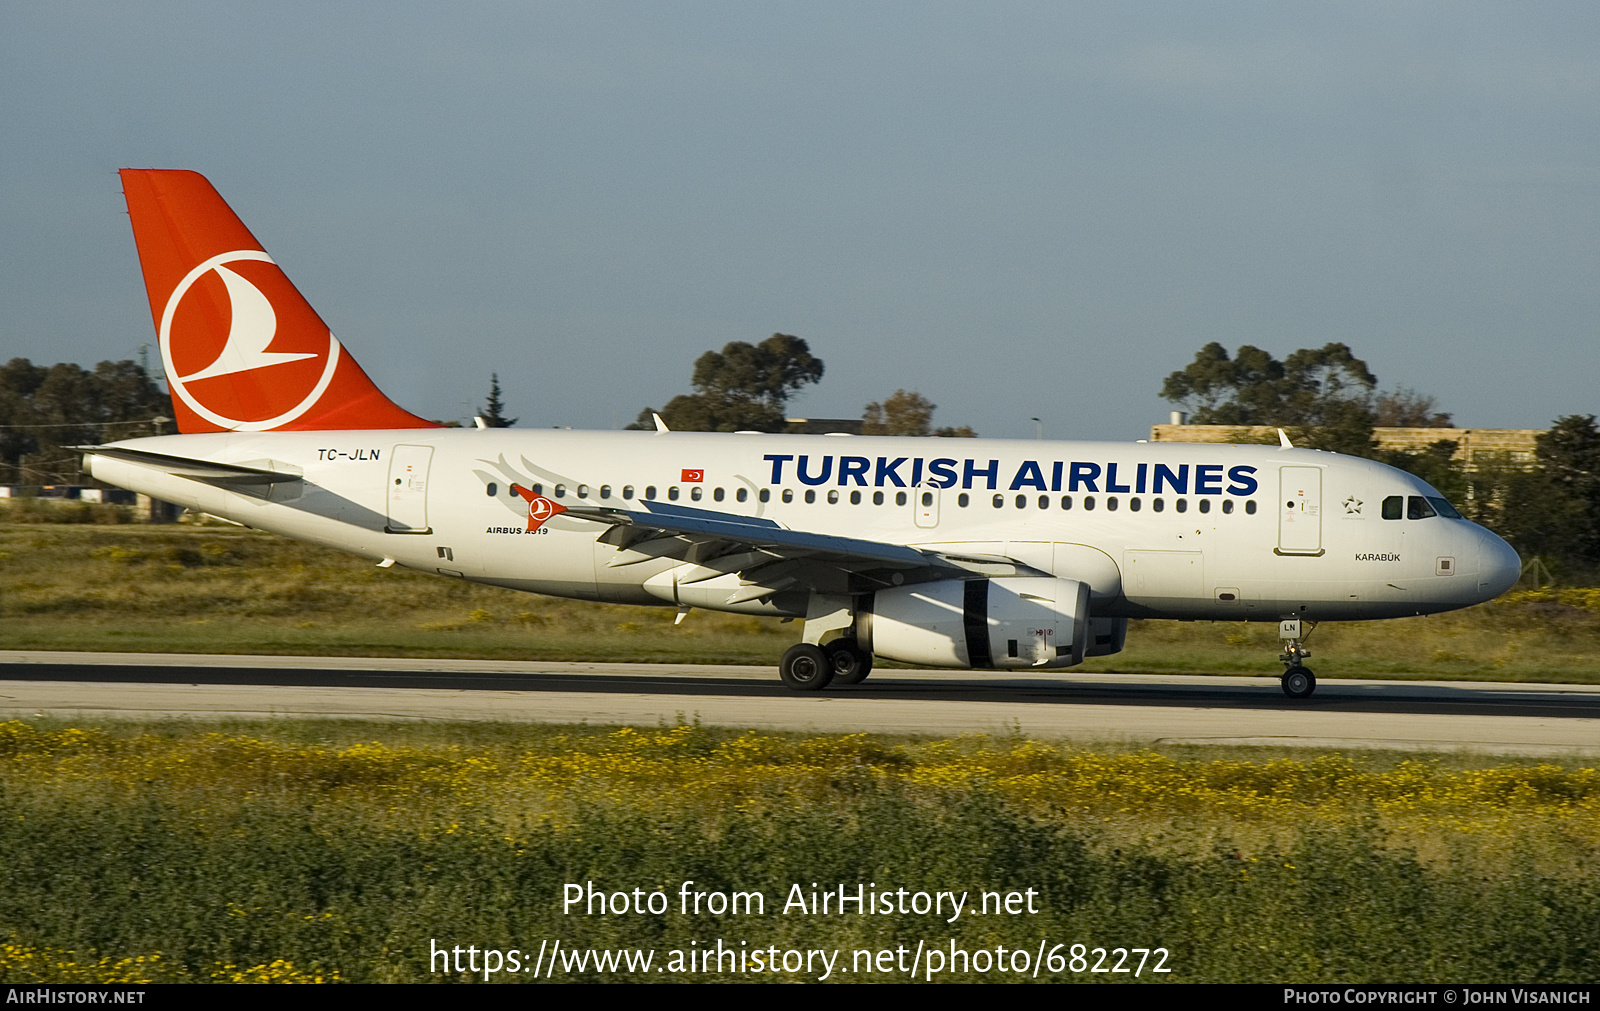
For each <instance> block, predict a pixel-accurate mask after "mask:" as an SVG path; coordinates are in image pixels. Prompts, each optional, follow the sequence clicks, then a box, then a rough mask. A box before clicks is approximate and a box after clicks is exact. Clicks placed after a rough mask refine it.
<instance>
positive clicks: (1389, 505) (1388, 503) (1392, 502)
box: [1383, 495, 1405, 520]
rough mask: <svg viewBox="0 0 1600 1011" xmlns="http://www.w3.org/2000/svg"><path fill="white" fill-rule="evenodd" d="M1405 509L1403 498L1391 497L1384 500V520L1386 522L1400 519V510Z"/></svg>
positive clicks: (1398, 496)
mask: <svg viewBox="0 0 1600 1011" xmlns="http://www.w3.org/2000/svg"><path fill="white" fill-rule="evenodd" d="M1404 507H1405V498H1404V497H1403V496H1400V495H1390V496H1389V497H1388V498H1386V499H1384V500H1383V518H1384V519H1386V520H1397V519H1399V518H1400V510H1401V509H1403V508H1404Z"/></svg>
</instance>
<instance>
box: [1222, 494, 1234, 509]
mask: <svg viewBox="0 0 1600 1011" xmlns="http://www.w3.org/2000/svg"><path fill="white" fill-rule="evenodd" d="M1222 511H1223V512H1225V513H1231V512H1233V499H1231V498H1230V499H1224V500H1223V502H1222Z"/></svg>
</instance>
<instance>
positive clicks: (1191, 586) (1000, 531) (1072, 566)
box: [90, 429, 1519, 621]
mask: <svg viewBox="0 0 1600 1011" xmlns="http://www.w3.org/2000/svg"><path fill="white" fill-rule="evenodd" d="M117 446H119V447H126V448H129V449H135V450H139V451H143V452H148V453H157V454H164V455H170V456H174V457H184V458H188V459H195V460H205V461H210V462H213V463H225V464H233V465H239V466H248V467H254V468H259V469H266V470H273V471H278V472H283V473H285V474H286V475H298V476H299V478H300V480H298V481H286V482H285V483H283V484H276V485H268V486H257V487H255V488H250V489H244V490H239V489H236V488H232V487H224V486H219V485H217V484H208V483H206V482H203V481H200V480H193V479H189V478H183V477H177V476H173V475H171V474H168V473H164V472H162V471H160V470H159V469H155V468H152V467H149V466H145V465H143V464H140V463H137V462H129V461H126V460H120V459H114V458H111V457H107V456H91V457H90V466H91V467H92V470H93V473H94V475H95V477H96V478H99V479H100V480H103V481H106V482H108V483H111V484H115V485H119V486H121V487H124V488H129V489H133V490H135V491H139V492H144V493H146V494H149V495H151V496H154V497H157V498H161V499H166V500H168V501H172V502H176V503H179V504H181V505H184V506H188V507H190V508H193V509H196V510H199V511H202V512H206V513H210V514H213V515H216V516H222V517H226V518H227V519H231V520H234V521H237V522H239V523H243V524H246V525H248V526H251V527H255V528H258V529H262V530H268V531H272V532H274V533H279V534H283V535H285V536H288V537H292V538H296V539H299V540H305V541H311V542H315V543H319V544H324V545H327V546H330V547H334V548H340V549H342V550H346V551H351V552H354V553H356V554H358V555H363V556H366V557H368V558H371V559H373V560H374V561H381V560H384V559H392V560H394V561H395V562H397V563H398V564H401V565H405V566H407V567H409V568H413V569H419V570H424V571H428V572H438V573H441V574H444V575H447V576H452V577H458V578H463V579H468V580H471V581H474V582H481V583H488V584H493V585H497V586H505V587H510V588H514V589H518V590H527V591H532V592H536V593H546V594H552V595H556V596H563V597H575V598H582V599H589V600H604V601H613V602H619V603H633V604H658V605H659V604H677V605H685V604H687V605H692V606H701V607H710V608H715V609H724V610H732V611H743V612H749V613H757V614H785V615H799V616H804V614H805V602H804V597H803V595H794V594H784V593H775V594H772V595H769V596H766V597H759V598H755V599H751V600H746V601H740V602H738V603H737V604H727V603H726V599H727V597H728V590H727V586H728V585H732V584H730V580H733V581H734V582H735V583H736V579H735V577H734V576H729V577H728V578H727V579H724V580H722V581H720V582H719V581H717V580H711V581H710V582H709V583H706V582H701V583H695V582H693V581H692V580H688V579H683V580H681V581H680V579H679V578H677V576H676V575H675V573H681V572H682V571H683V570H684V567H685V566H691V563H690V562H686V561H685V560H684V559H683V558H681V557H656V556H653V555H650V554H648V553H646V554H639V553H638V552H635V551H633V550H632V549H630V548H618V547H613V546H612V545H611V544H608V543H604V542H601V541H598V540H597V537H598V535H599V534H601V533H602V532H603V531H604V530H605V527H604V525H603V524H599V523H596V522H595V521H593V520H590V519H583V518H578V517H574V516H567V515H558V516H556V517H555V518H554V519H552V520H549V521H548V522H545V523H544V524H543V525H542V526H540V527H539V529H538V530H537V531H530V530H529V529H528V527H529V525H530V524H529V522H528V508H529V506H528V502H527V501H525V499H524V498H522V497H519V496H518V495H517V494H516V493H515V492H513V491H512V490H511V486H512V485H513V484H516V485H519V486H521V487H523V488H524V489H533V490H534V491H537V492H539V493H540V494H542V495H544V496H548V497H550V498H552V499H554V500H556V501H559V502H561V503H563V504H566V505H569V506H573V507H580V506H582V507H593V506H612V507H617V508H623V509H638V508H641V502H642V501H643V500H645V499H647V498H648V499H653V500H654V501H657V502H672V503H675V504H679V505H682V506H688V507H693V508H696V509H703V510H707V511H711V512H718V513H727V514H734V515H743V516H760V517H764V518H766V519H770V520H773V521H775V522H777V523H779V524H781V525H782V526H784V527H787V528H790V529H793V530H803V531H810V532H813V533H818V534H826V535H833V536H838V537H849V538H855V539H860V540H867V541H875V542H882V543H887V544H897V545H909V546H912V547H917V548H924V549H929V550H933V551H937V552H940V553H943V554H947V555H967V556H971V557H973V558H975V559H978V560H979V561H978V562H976V563H974V564H975V565H977V566H978V569H977V570H978V571H983V568H982V567H983V565H985V564H989V565H992V566H995V567H996V568H995V574H997V575H1005V574H1009V573H1011V572H1017V571H1022V572H1026V571H1028V570H1033V571H1035V572H1038V573H1047V574H1051V575H1055V576H1060V577H1066V578H1070V579H1076V580H1081V581H1083V582H1086V583H1088V584H1089V586H1090V587H1091V592H1092V610H1093V613H1094V614H1096V615H1105V616H1121V617H1164V618H1181V619H1215V620H1248V621H1276V620H1278V619H1280V618H1283V617H1289V616H1300V617H1305V618H1309V619H1312V620H1319V621H1320V620H1353V619H1367V618H1384V617H1396V616H1402V615H1412V614H1426V613H1430V612H1436V611H1444V610H1450V609H1453V608H1459V607H1465V606H1468V605H1470V604H1474V603H1478V602H1481V601H1484V600H1488V599H1491V598H1493V597H1494V596H1496V595H1498V594H1500V593H1501V592H1504V591H1505V590H1506V589H1507V588H1509V587H1510V585H1511V584H1512V583H1513V582H1514V581H1515V580H1516V578H1517V575H1518V571H1519V566H1518V561H1517V556H1516V553H1515V552H1514V551H1513V550H1512V549H1511V548H1510V547H1509V546H1508V545H1506V544H1505V542H1504V541H1502V540H1501V539H1500V538H1498V537H1496V536H1495V535H1494V534H1492V533H1490V532H1489V531H1487V530H1485V529H1484V528H1482V527H1480V526H1478V525H1477V524H1474V523H1471V522H1469V521H1467V520H1464V519H1454V518H1447V517H1446V516H1443V515H1432V516H1427V517H1426V518H1416V519H1411V518H1406V517H1407V516H1408V515H1409V513H1408V511H1407V509H1406V508H1405V506H1406V504H1407V503H1409V502H1410V500H1411V499H1412V498H1413V497H1422V498H1423V499H1426V498H1429V497H1432V498H1437V497H1438V492H1436V491H1434V490H1433V489H1431V488H1429V487H1428V486H1427V485H1426V484H1424V483H1423V482H1421V481H1419V480H1418V479H1417V478H1415V477H1413V476H1411V475H1409V474H1406V473H1404V472H1402V471H1399V470H1396V469H1394V468H1391V467H1387V466H1384V465H1382V464H1378V463H1374V462H1372V461H1369V460H1362V459H1357V458H1352V457H1346V456H1340V455H1336V454H1332V453H1324V452H1319V451H1313V450H1302V449H1279V448H1276V447H1265V446H1240V445H1188V444H1174V443H1149V444H1146V443H1139V444H1132V445H1130V444H1126V443H1085V442H1042V441H1036V442H1027V441H1000V440H974V439H905V438H868V437H828V436H795V435H760V434H717V433H688V432H669V433H654V432H577V431H560V430H556V431H537V430H531V431H530V430H519V429H490V430H475V429H422V430H404V431H390V430H384V431H328V432H303V433H302V432H268V433H259V434H245V433H235V434H214V435H178V436H164V437H158V438H152V439H139V440H132V441H129V442H124V443H118V444H117ZM686 472H691V473H686ZM692 472H699V473H700V475H701V476H702V479H701V480H700V481H691V480H686V478H692V477H693V476H694V474H693V473H692ZM1396 496H1398V497H1399V500H1400V503H1401V508H1400V510H1399V515H1400V517H1401V518H1397V519H1385V518H1384V512H1383V504H1384V502H1385V500H1386V499H1387V500H1389V501H1390V502H1391V507H1390V510H1389V511H1390V513H1391V514H1392V513H1394V512H1395V507H1394V506H1393V504H1392V503H1393V502H1394V499H1395V497H1396ZM984 560H988V561H987V562H985V561H984ZM1003 560H1010V562H1012V563H1015V565H1014V566H1012V567H1011V568H1009V569H1008V568H1007V562H1006V561H1003ZM680 584H681V585H680ZM696 587H699V588H700V589H699V590H697V589H696ZM708 587H709V589H708ZM697 594H698V595H697Z"/></svg>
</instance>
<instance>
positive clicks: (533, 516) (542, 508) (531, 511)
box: [511, 484, 567, 533]
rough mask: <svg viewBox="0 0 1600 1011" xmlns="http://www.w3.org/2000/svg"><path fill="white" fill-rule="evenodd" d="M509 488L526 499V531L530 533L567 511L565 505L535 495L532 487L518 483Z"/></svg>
mask: <svg viewBox="0 0 1600 1011" xmlns="http://www.w3.org/2000/svg"><path fill="white" fill-rule="evenodd" d="M511 490H512V491H514V492H516V493H517V494H518V495H520V496H522V497H523V498H525V499H527V500H528V532H529V533H532V532H534V531H535V530H538V529H539V528H540V527H542V526H544V525H545V523H546V522H547V521H549V520H553V519H555V518H556V517H557V516H559V515H561V514H562V513H564V512H566V511H567V507H566V506H564V505H562V504H561V503H559V502H556V501H554V500H552V499H547V498H545V497H544V496H543V495H537V494H535V493H534V491H533V489H532V488H524V487H522V485H520V484H514V485H512V486H511Z"/></svg>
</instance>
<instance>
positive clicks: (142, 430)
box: [0, 358, 172, 485]
mask: <svg viewBox="0 0 1600 1011" xmlns="http://www.w3.org/2000/svg"><path fill="white" fill-rule="evenodd" d="M171 413H172V401H171V400H170V399H169V398H168V396H167V394H166V393H165V392H164V391H163V390H162V389H161V387H160V386H158V385H156V383H155V382H154V381H153V380H152V379H151V378H150V376H149V374H148V373H147V372H146V371H145V369H144V367H143V366H141V365H140V364H139V363H138V362H134V361H120V362H101V363H100V364H98V365H96V366H95V367H94V369H93V370H92V371H91V370H89V369H85V368H82V367H81V366H78V365H73V364H71V363H70V362H61V363H59V364H56V365H35V364H33V363H32V362H30V361H29V360H28V359H26V358H13V359H11V360H10V361H9V362H6V363H5V364H4V365H0V484H20V485H48V484H81V483H83V481H84V480H85V478H84V475H83V473H82V472H81V471H80V470H79V464H80V463H81V460H82V458H81V457H80V455H79V454H77V453H75V452H73V451H72V450H70V449H67V448H65V447H67V446H82V445H96V444H99V443H103V442H111V441H114V440H116V439H132V438H137V437H139V436H145V435H159V434H162V432H163V431H166V432H170V431H171V430H172V429H171V427H170V422H171V420H172V419H171ZM164 423H165V424H166V425H167V427H166V428H165V429H163V428H162V425H163V424H164Z"/></svg>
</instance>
